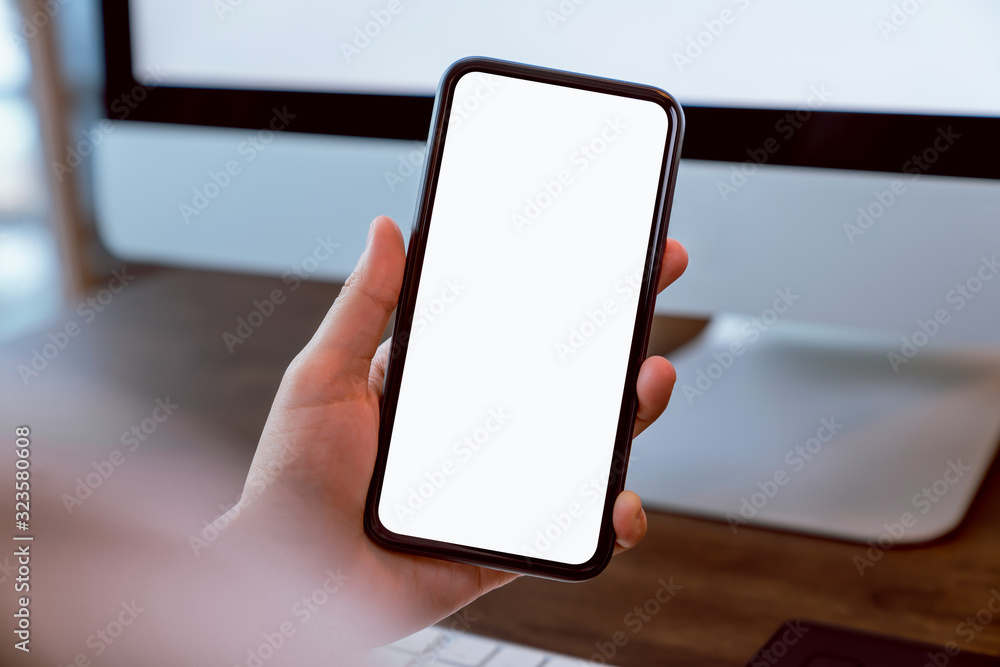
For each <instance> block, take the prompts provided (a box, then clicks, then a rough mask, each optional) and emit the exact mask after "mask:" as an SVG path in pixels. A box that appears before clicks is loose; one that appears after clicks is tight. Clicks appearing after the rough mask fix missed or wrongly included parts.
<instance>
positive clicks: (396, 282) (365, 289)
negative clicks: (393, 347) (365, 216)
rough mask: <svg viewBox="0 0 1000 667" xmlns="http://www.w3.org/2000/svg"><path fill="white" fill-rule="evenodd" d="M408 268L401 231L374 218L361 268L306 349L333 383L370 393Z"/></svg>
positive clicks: (342, 291) (307, 353)
mask: <svg viewBox="0 0 1000 667" xmlns="http://www.w3.org/2000/svg"><path fill="white" fill-rule="evenodd" d="M405 264H406V251H405V249H404V247H403V235H402V233H401V232H400V231H399V227H397V226H396V223H395V222H393V221H392V219H391V218H388V217H386V216H379V217H377V218H375V220H373V221H372V224H371V228H370V229H369V230H368V243H367V245H366V246H365V251H364V253H362V255H361V258H360V259H359V260H358V265H357V266H356V267H354V272H353V273H351V275H350V277H349V278H348V279H347V282H345V283H344V287H343V289H341V291H340V295H339V296H338V297H337V300H336V301H334V303H333V306H332V307H331V308H330V310H329V312H327V314H326V317H325V318H323V322H322V324H320V326H319V329H318V330H317V331H316V333H315V334H314V335H313V337H312V340H310V341H309V343H308V344H307V345H306V348H305V350H303V352H305V353H306V355H307V356H308V357H310V358H311V361H312V362H315V363H316V365H317V366H318V367H319V368H321V369H323V372H324V373H325V374H327V378H328V382H329V381H332V382H335V383H340V382H347V383H350V384H351V385H352V386H355V387H359V388H364V389H365V390H367V387H368V372H369V370H370V368H371V360H372V357H373V356H374V354H375V350H376V349H378V345H379V341H380V340H381V338H382V333H383V332H384V331H385V327H386V325H387V324H388V323H389V317H390V316H391V315H392V311H393V310H394V309H395V308H396V301H397V300H398V299H399V290H400V287H401V286H402V283H403V269H404V266H405Z"/></svg>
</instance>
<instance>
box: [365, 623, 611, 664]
mask: <svg viewBox="0 0 1000 667" xmlns="http://www.w3.org/2000/svg"><path fill="white" fill-rule="evenodd" d="M372 658H373V660H374V662H373V665H376V666H377V667H431V666H435V665H438V666H440V667H593V666H594V664H595V663H592V662H589V661H587V660H582V659H580V658H572V657H570V656H567V655H559V654H556V653H549V652H547V651H540V650H538V649H536V648H531V647H530V646H522V645H520V644H512V643H510V642H505V641H500V640H499V639H491V638H489V637H482V636H479V635H474V634H471V633H468V632H459V631H456V630H449V629H447V628H441V627H438V626H431V627H429V628H427V629H425V630H421V631H420V632H417V633H415V634H412V635H410V636H409V637H406V638H405V639H400V640H399V641H398V642H395V643H394V644H389V645H388V646H383V647H381V648H378V649H375V651H374V652H373V655H372ZM601 664H604V663H601Z"/></svg>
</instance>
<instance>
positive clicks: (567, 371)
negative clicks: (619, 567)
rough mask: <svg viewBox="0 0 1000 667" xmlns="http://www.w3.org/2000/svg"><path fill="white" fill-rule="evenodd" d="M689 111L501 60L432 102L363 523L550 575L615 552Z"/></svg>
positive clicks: (591, 565)
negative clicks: (619, 503) (616, 512)
mask: <svg viewBox="0 0 1000 667" xmlns="http://www.w3.org/2000/svg"><path fill="white" fill-rule="evenodd" d="M683 123H684V120H683V112H682V110H681V107H680V106H679V105H678V103H677V102H676V101H675V100H674V99H673V98H672V97H671V96H670V95H668V94H667V93H665V92H663V91H662V90H658V89H656V88H652V87H649V86H642V85H637V84H633V83H625V82H621V81H613V80H609V79H601V78H596V77H591V76H584V75H580V74H572V73H568V72H562V71H557V70H551V69H543V68H539V67H533V66H528V65H522V64H517V63H511V62H505V61H500V60H492V59H486V58H467V59H463V60H460V61H458V62H456V63H455V64H453V65H452V66H451V67H450V68H449V69H448V71H447V72H446V73H445V74H444V76H443V78H442V80H441V84H440V87H439V90H438V94H437V98H436V102H435V109H434V115H433V120H432V126H431V135H430V138H429V141H428V148H427V156H426V159H425V164H424V172H423V190H422V193H421V195H420V199H419V202H418V205H417V211H416V216H415V221H414V227H413V230H412V233H411V236H410V243H409V247H408V250H407V263H406V270H405V275H404V280H403V286H402V291H401V293H400V297H399V304H398V308H397V311H396V320H395V325H394V331H393V339H392V344H391V354H390V360H389V364H388V368H387V370H386V377H385V384H384V392H383V399H382V405H381V417H380V419H381V422H380V430H379V448H378V456H377V460H376V464H375V471H374V475H373V477H372V481H371V486H370V487H369V492H368V498H367V505H366V509H365V529H366V531H367V533H368V534H369V536H370V537H371V538H372V539H373V540H375V541H376V542H377V543H378V544H380V545H382V546H384V547H387V548H389V549H395V550H398V551H402V552H406V553H410V554H417V555H422V556H430V557H434V558H442V559H446V560H452V561H459V562H464V563H471V564H475V565H481V566H486V567H490V568H495V569H501V570H508V571H512V572H519V573H524V574H533V575H538V576H543V577H549V578H555V579H564V580H582V579H587V578H590V577H593V576H595V575H597V574H598V573H599V572H600V571H601V570H602V569H603V568H604V567H605V566H606V565H607V563H608V561H609V559H610V558H611V554H612V551H613V549H614V544H615V535H614V531H613V527H612V521H611V515H612V509H613V507H614V502H615V499H616V497H617V496H618V494H619V493H620V492H621V490H622V488H623V483H624V480H625V474H626V469H627V463H628V455H629V447H630V444H631V441H632V429H633V423H634V420H635V415H636V408H637V400H636V390H635V385H636V377H637V374H638V371H639V366H640V364H641V363H642V361H643V359H644V358H645V350H646V343H647V340H648V336H649V326H650V322H651V319H652V314H653V306H654V302H655V299H656V285H657V280H658V276H659V270H660V262H661V258H662V254H663V249H664V245H665V243H666V231H667V218H668V214H669V210H670V204H671V199H672V193H673V187H674V180H675V176H676V173H677V163H678V159H679V155H680V145H681V137H682V134H683Z"/></svg>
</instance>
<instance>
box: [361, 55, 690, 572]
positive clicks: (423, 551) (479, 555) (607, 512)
mask: <svg viewBox="0 0 1000 667" xmlns="http://www.w3.org/2000/svg"><path fill="white" fill-rule="evenodd" d="M471 72H483V73H485V74H497V75H502V76H509V77H515V78H520V79H526V80H529V81H537V82H541V83H549V84H554V85H562V86H568V87H572V88H578V89H582V90H590V91H594V92H601V93H608V94H612V95H621V96H624V97H630V98H635V99H641V100H647V101H650V102H654V103H656V104H658V105H659V106H661V107H662V108H663V109H664V111H665V113H666V114H667V117H668V119H669V123H668V124H669V127H668V132H667V138H666V143H665V145H664V151H663V160H662V163H661V167H660V178H659V181H658V187H657V193H656V205H655V209H654V213H653V219H652V220H651V221H650V228H651V229H650V237H649V243H648V247H647V249H646V266H645V269H644V272H643V281H642V286H641V289H640V294H639V304H638V309H637V311H636V321H635V326H634V329H633V335H632V345H631V352H630V355H629V363H628V370H627V372H626V377H625V384H624V386H623V387H622V401H621V405H622V407H621V412H620V416H619V422H618V429H617V432H616V438H615V448H614V454H613V456H612V464H611V470H610V473H609V477H608V485H607V492H606V495H605V499H604V510H603V518H602V520H601V529H600V535H599V538H598V544H597V547H596V549H595V551H594V555H593V556H592V557H591V558H590V559H589V560H587V561H586V562H584V563H580V564H567V563H561V562H558V561H551V560H544V559H537V558H531V557H527V556H522V555H518V554H509V553H503V552H498V551H492V550H488V549H480V548H475V547H469V546H465V545H459V544H450V543H444V542H439V541H436V540H428V539H424V538H416V537H411V536H408V535H400V534H398V533H395V532H393V531H390V530H389V529H387V528H386V527H385V526H384V525H383V524H382V522H381V520H380V519H379V516H378V504H379V499H380V497H381V491H382V483H383V477H384V472H385V464H386V459H387V457H388V451H389V441H390V439H391V436H392V426H393V422H394V419H395V412H396V403H397V401H398V397H399V387H400V383H401V381H402V375H403V367H404V364H405V359H406V349H407V343H408V340H409V337H410V329H411V327H412V323H413V315H414V307H415V302H416V296H417V286H418V285H419V283H420V274H421V270H422V267H423V257H424V250H425V249H426V243H427V236H428V231H429V227H430V219H431V214H432V211H433V206H434V198H435V195H436V189H437V182H438V176H439V174H440V169H441V158H442V153H443V149H444V145H445V141H446V139H447V130H448V127H447V125H448V123H447V121H448V119H449V117H450V115H451V106H452V102H453V97H454V91H455V86H456V84H457V82H458V80H459V79H460V78H461V77H462V76H464V75H466V74H469V73H471ZM683 135H684V113H683V110H682V109H681V107H680V105H679V104H678V103H677V101H676V100H675V99H674V98H673V97H672V96H671V95H669V94H668V93H666V92H664V91H662V90H660V89H658V88H654V87H652V86H645V85H640V84H635V83H628V82H624V81H616V80H612V79H603V78H598V77H592V76H586V75H582V74H575V73H571V72H564V71H561V70H554V69H548V68H542V67H535V66H532V65H524V64H520V63H514V62H508V61H504V60H496V59H492V58H480V57H472V58H463V59H462V60H459V61H457V62H455V63H454V64H452V65H451V67H449V68H448V70H447V71H446V72H445V74H444V76H443V77H442V78H441V82H440V84H439V87H438V92H437V96H436V99H435V104H434V114H433V117H432V120H431V130H430V136H429V138H428V144H427V157H426V159H425V162H424V171H423V187H422V190H421V194H420V197H419V200H418V204H417V210H416V213H415V216H414V223H413V229H412V232H411V235H410V243H409V247H408V249H407V256H406V270H405V274H404V277H403V284H402V289H401V290H400V295H399V302H398V304H397V309H396V321H395V324H394V327H393V338H392V343H391V350H390V355H389V362H388V367H387V369H386V374H385V382H384V386H383V393H382V403H381V410H380V424H379V444H378V454H377V458H376V461H375V469H374V471H373V474H372V480H371V484H370V486H369V489H368V496H367V500H366V503H365V514H364V528H365V532H366V533H367V534H368V535H369V537H371V539H372V540H374V541H375V542H376V543H377V544H379V545H381V546H383V547H385V548H388V549H391V550H395V551H400V552H404V553H408V554H413V555H418V556H431V557H435V558H439V559H444V560H448V561H453V562H459V563H466V564H471V565H479V566H483V567H489V568H492V569H498V570H505V571H509V572H516V573H519V574H530V575H534V576H541V577H547V578H551V579H560V580H564V581H582V580H585V579H590V578H592V577H594V576H596V575H597V574H599V573H600V572H601V571H602V570H603V569H604V568H605V567H606V566H607V564H608V562H609V561H610V560H611V556H612V553H613V551H614V545H615V535H614V529H613V526H612V511H613V509H614V502H615V499H616V498H617V497H618V494H619V493H621V491H622V489H623V487H624V482H625V476H626V473H627V471H628V458H629V451H630V448H631V443H632V432H633V427H634V423H635V416H636V410H637V408H638V404H637V399H636V393H635V384H636V380H637V377H638V373H639V366H640V365H641V364H642V362H643V360H644V359H645V353H646V346H647V343H648V341H649V329H650V325H651V323H652V317H653V307H654V305H655V302H656V285H657V283H658V280H659V274H660V264H661V261H662V257H663V250H664V247H665V244H666V238H667V236H666V235H667V226H668V219H669V213H670V206H671V203H672V200H673V193H674V184H675V181H676V176H677V166H678V161H679V159H680V152H681V142H682V138H683Z"/></svg>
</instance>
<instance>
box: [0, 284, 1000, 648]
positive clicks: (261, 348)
mask: <svg viewBox="0 0 1000 667" xmlns="http://www.w3.org/2000/svg"><path fill="white" fill-rule="evenodd" d="M273 289H281V290H283V291H284V292H285V293H286V296H287V300H286V301H285V303H283V304H282V305H281V306H280V307H279V309H278V310H277V311H276V313H275V315H274V316H273V317H271V318H268V319H267V320H266V321H265V322H264V323H263V324H262V325H261V326H260V327H259V328H258V329H256V330H255V331H254V333H253V335H252V336H251V337H250V338H249V339H248V340H247V341H246V342H245V343H243V344H242V345H240V346H238V347H237V348H236V349H235V352H234V353H232V354H231V353H230V351H229V349H227V347H226V345H225V343H224V342H223V340H222V334H223V332H225V331H231V330H233V329H234V327H235V323H236V318H237V317H241V316H243V317H245V316H246V315H247V313H249V312H250V310H251V309H252V308H253V301H254V300H255V299H258V300H259V299H263V298H266V297H267V295H268V294H269V293H270V292H271V290H273ZM338 291H339V288H338V286H335V285H322V284H303V285H302V287H301V288H299V289H298V290H296V291H294V292H293V291H291V290H290V286H289V285H288V284H284V283H282V282H281V281H280V280H278V279H269V278H259V277H247V276H232V275H226V274H213V273H207V272H195V271H173V270H170V271H167V270H163V271H158V272H154V273H152V274H150V275H147V276H142V277H140V278H138V279H136V280H135V281H134V283H133V284H130V285H129V287H128V288H127V289H126V290H124V291H123V292H122V293H121V294H120V295H117V296H116V297H115V298H114V301H113V302H112V303H111V304H110V305H109V306H108V307H107V308H106V309H105V310H104V311H103V312H101V313H100V314H99V315H98V316H97V317H96V318H94V320H93V321H92V322H90V323H88V324H86V325H85V326H83V331H82V333H81V334H80V335H79V336H78V337H77V338H76V339H74V341H73V344H72V345H71V346H70V348H68V349H67V350H66V351H65V352H64V353H62V354H61V356H60V358H59V359H58V360H56V361H57V362H58V363H55V362H53V364H52V367H51V368H50V369H47V370H46V371H45V373H44V374H43V376H42V377H41V378H39V381H38V383H33V384H32V387H31V391H25V390H24V387H23V385H21V383H20V380H19V379H18V377H17V376H16V374H15V373H14V372H7V373H5V374H4V375H3V378H0V389H2V390H3V391H4V392H5V393H7V395H8V396H11V395H13V396H20V397H25V396H27V397H30V400H31V401H39V400H44V397H45V393H46V392H49V391H52V388H54V387H56V386H58V385H60V384H61V383H66V382H76V383H86V382H87V381H88V379H95V378H100V380H101V381H102V382H110V383H113V384H115V385H117V386H119V387H121V388H122V389H123V390H125V391H128V392H130V393H134V394H137V395H141V396H147V397H148V398H149V400H150V401H152V400H153V399H154V398H155V397H158V396H162V395H165V394H169V395H171V396H172V397H174V399H175V400H177V401H178V402H180V403H182V404H183V405H185V410H186V411H188V413H189V414H190V413H194V414H195V416H196V417H197V418H198V419H199V420H201V421H203V422H205V423H207V424H211V425H212V426H213V427H214V428H215V429H217V430H219V431H220V432H221V433H224V434H225V436H226V439H227V441H228V442H230V443H236V444H235V447H237V448H238V449H239V451H240V453H241V455H242V456H244V457H245V461H246V464H247V465H249V461H250V457H251V456H252V454H253V451H254V448H255V446H256V443H257V438H258V436H259V433H260V429H261V427H262V425H263V423H264V419H265V417H266V415H267V412H268V409H269V407H270V404H271V400H272V398H273V396H274V392H275V389H276V388H277V385H278V382H279V380H280V378H281V375H282V372H283V371H284V368H285V366H286V365H287V363H288V362H289V361H290V360H291V359H292V357H293V356H294V355H295V354H296V352H297V351H298V350H299V349H300V347H301V346H302V345H303V344H304V343H305V342H306V340H308V338H309V337H310V335H311V334H312V332H313V330H314V329H315V327H316V325H317V324H318V323H319V321H320V319H321V317H322V316H323V314H324V313H325V312H326V310H327V308H328V307H329V305H330V303H332V301H333V299H334V298H335V297H336V295H337V293H338ZM74 311H75V309H71V310H70V311H69V312H68V313H67V316H66V318H64V320H63V321H60V322H58V323H55V324H54V325H53V327H52V328H51V329H48V330H45V331H42V332H40V333H38V334H35V335H32V336H29V337H27V338H25V339H22V340H20V341H16V342H15V343H13V344H10V345H7V346H5V347H4V348H3V349H0V359H2V360H3V364H4V367H5V368H7V369H11V371H13V369H14V368H16V366H17V364H21V363H24V362H25V360H26V359H28V358H30V355H31V350H32V348H35V347H38V346H40V345H41V344H43V343H45V342H47V338H46V334H47V333H48V332H49V331H52V330H56V329H58V328H60V327H61V326H63V325H64V324H65V322H66V321H69V320H78V319H79V318H78V317H77V316H76V315H75V312H74ZM700 326H701V325H700V323H697V322H695V323H692V322H690V321H687V322H685V321H679V322H676V321H675V322H669V321H667V320H663V319H661V320H660V321H658V322H657V325H656V331H655V334H656V336H655V338H656V342H655V343H654V346H655V348H656V349H657V350H662V349H665V348H668V347H670V346H671V345H672V344H674V343H675V342H676V341H675V340H674V339H675V338H676V339H678V340H682V339H684V338H685V337H689V336H690V335H691V334H692V333H694V332H696V331H697V330H698V329H699V328H700ZM18 402H20V403H21V404H22V405H21V407H24V400H19V401H18ZM48 409H49V410H50V411H57V410H58V406H55V405H51V406H49V407H48ZM202 446H204V443H202ZM230 446H233V445H230ZM237 473H239V474H236V475H234V482H233V483H234V488H232V489H222V490H220V494H221V495H223V496H225V497H229V498H233V499H235V497H236V494H237V493H238V488H239V483H240V480H241V474H242V471H237ZM863 551H864V548H863V547H859V546H857V545H853V544H846V543H838V542H833V541H827V540H822V539H816V538H811V537H803V536H798V535H792V534H783V533H777V532H771V531H765V530H754V529H750V528H742V529H740V531H739V533H738V534H736V535H734V534H733V533H732V531H731V529H730V528H729V526H727V525H726V524H723V523H714V522H711V521H705V520H699V519H693V518H688V517H683V516H672V515H668V514H654V513H650V515H649V534H648V535H647V537H646V540H645V541H644V542H643V543H642V544H641V545H640V546H639V547H637V548H636V549H634V550H633V551H632V552H630V553H628V554H626V555H624V556H621V557H618V558H616V559H615V560H614V561H613V563H612V565H611V566H610V567H609V568H608V570H607V571H606V572H605V573H604V574H602V575H601V576H600V577H598V578H597V579H595V580H593V581H590V582H587V583H583V584H563V583H555V582H549V581H543V580H539V579H532V578H522V579H520V580H519V581H516V582H514V583H513V584H511V585H510V586H507V587H505V588H504V589H501V590H499V591H495V592H493V593H491V594H489V595H487V596H485V597H483V598H482V599H480V600H479V601H477V602H475V603H474V604H472V605H471V606H470V608H469V613H470V615H471V616H472V617H473V618H475V619H476V621H475V623H474V624H473V626H472V630H473V631H474V632H478V633H482V634H485V635H492V636H495V637H498V638H502V639H507V640H511V641H515V642H521V643H526V644H532V645H536V646H540V647H543V648H548V649H551V650H555V651H559V652H563V653H568V654H571V655H577V656H580V657H584V658H590V657H591V656H594V655H598V656H599V655H600V653H598V648H597V646H596V645H597V644H602V643H608V642H611V641H612V639H613V637H614V635H615V633H616V632H622V633H623V634H624V637H625V638H627V640H628V641H627V643H625V645H624V646H622V647H620V648H619V647H616V654H615V655H614V657H613V658H612V659H610V660H609V662H610V663H611V664H618V665H624V666H628V665H661V664H664V665H666V664H670V665H690V666H695V665H697V666H699V667H702V666H706V667H707V666H715V665H718V666H720V667H721V666H726V667H736V666H739V665H743V664H745V662H746V661H747V660H748V659H749V658H750V657H751V656H752V655H753V653H754V652H755V651H756V650H757V649H758V648H759V647H760V646H761V645H762V644H763V643H764V641H765V640H766V639H767V638H768V637H769V636H770V635H771V634H772V632H773V631H774V630H775V629H776V628H777V626H778V625H779V624H780V623H781V622H782V621H784V620H786V619H790V618H794V617H805V618H810V619H814V620H819V621H826V622H830V623H836V624H841V625H845V626H850V627H855V628H860V629H864V630H870V631H874V632H882V633H888V634H892V635H897V636H900V637H906V638H910V639H917V640H925V641H930V642H935V643H939V644H944V643H945V642H948V641H956V642H958V643H959V644H960V645H961V646H962V647H963V648H968V649H970V650H975V651H979V652H983V653H991V654H994V655H997V654H1000V615H997V617H996V618H995V619H994V620H993V622H992V623H991V624H989V625H986V626H985V627H983V629H982V630H981V631H977V632H975V636H974V638H973V639H972V641H971V642H970V643H968V644H966V643H965V641H964V637H965V636H968V635H964V636H960V635H959V634H958V626H959V624H960V623H962V622H963V621H964V619H965V618H966V617H968V616H975V615H976V614H977V612H979V611H980V610H982V609H985V608H986V605H987V603H988V602H989V599H990V596H991V590H992V589H995V588H996V589H1000V472H998V470H997V466H994V468H993V470H992V472H991V473H990V474H989V476H988V478H987V480H986V483H985V485H984V487H983V491H982V492H981V493H980V495H979V497H978V498H977V499H976V501H975V503H974V505H973V507H972V511H971V513H970V515H969V517H968V519H967V520H966V522H965V523H964V524H963V525H962V526H961V527H960V528H959V529H958V530H957V531H956V532H955V533H954V534H953V535H951V536H950V537H949V538H947V539H945V540H942V541H940V542H939V543H937V544H935V545H932V546H928V547H922V548H911V549H903V548H899V549H894V550H891V551H889V552H887V553H886V554H885V555H884V557H883V558H882V559H881V560H880V561H879V562H878V563H877V564H876V565H875V567H873V568H871V569H869V570H868V571H867V572H866V573H865V576H864V577H861V576H859V575H858V572H857V570H856V569H855V566H854V564H853V561H852V558H853V557H854V556H855V555H858V554H863ZM671 578H672V579H673V583H675V584H680V585H681V586H683V588H682V589H681V590H680V591H679V592H678V594H677V595H676V597H674V598H673V599H672V600H671V601H670V602H669V603H667V604H666V605H663V606H662V607H661V608H660V609H659V611H658V612H657V613H655V614H654V615H650V616H648V617H646V618H647V619H648V620H645V619H643V618H642V617H641V616H639V615H633V616H629V614H630V612H632V610H633V609H634V608H635V607H636V606H642V605H643V604H644V603H645V602H646V601H647V600H649V599H650V598H652V597H653V596H654V595H655V594H656V592H657V589H658V587H659V586H660V584H659V581H660V580H661V579H664V580H667V581H670V579H671ZM655 606H656V605H650V607H651V608H653V607H655ZM640 624H641V629H638V631H635V630H636V629H637V625H640ZM619 639H621V637H619Z"/></svg>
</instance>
